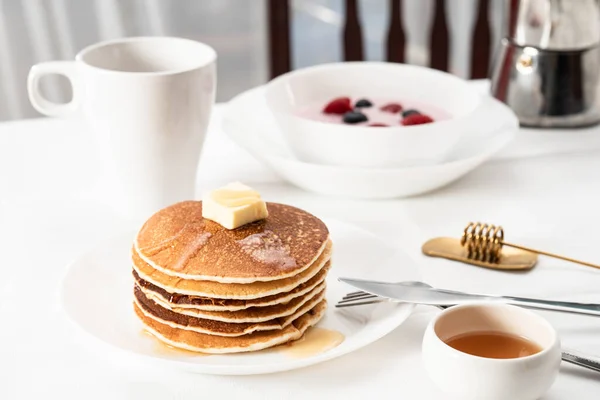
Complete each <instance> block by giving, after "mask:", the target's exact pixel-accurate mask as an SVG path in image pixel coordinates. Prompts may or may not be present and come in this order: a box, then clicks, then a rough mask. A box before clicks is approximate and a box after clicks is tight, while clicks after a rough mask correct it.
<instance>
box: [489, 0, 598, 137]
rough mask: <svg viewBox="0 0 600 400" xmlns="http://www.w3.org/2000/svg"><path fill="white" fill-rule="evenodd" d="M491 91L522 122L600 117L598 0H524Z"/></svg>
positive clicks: (556, 123) (583, 121)
mask: <svg viewBox="0 0 600 400" xmlns="http://www.w3.org/2000/svg"><path fill="white" fill-rule="evenodd" d="M491 81H492V85H491V91H492V95H493V96H494V97H496V98H497V99H499V100H501V101H503V102H504V103H506V104H507V105H508V106H509V107H511V108H512V109H513V111H514V112H515V113H516V114H517V116H518V118H519V121H520V122H521V125H524V126H534V127H546V128H549V127H563V128H564V127H581V126H586V125H592V124H596V123H598V122H600V92H599V84H600V8H599V6H598V2H597V0H521V1H520V4H519V10H518V14H517V22H516V29H515V32H514V33H513V35H512V36H511V37H506V38H504V39H503V40H502V43H501V47H500V50H499V52H498V54H497V57H496V60H495V62H494V65H493V68H492V72H491Z"/></svg>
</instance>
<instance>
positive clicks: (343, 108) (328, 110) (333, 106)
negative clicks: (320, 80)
mask: <svg viewBox="0 0 600 400" xmlns="http://www.w3.org/2000/svg"><path fill="white" fill-rule="evenodd" d="M349 111H352V106H351V105H350V98H349V97H338V98H337V99H333V100H331V101H330V102H329V103H327V105H326V106H325V108H323V112H324V113H325V114H340V115H342V114H345V113H347V112H349Z"/></svg>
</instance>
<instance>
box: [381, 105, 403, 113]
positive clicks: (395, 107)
mask: <svg viewBox="0 0 600 400" xmlns="http://www.w3.org/2000/svg"><path fill="white" fill-rule="evenodd" d="M380 110H381V111H385V112H389V113H392V114H396V113H399V112H400V111H402V106H401V105H400V104H398V103H388V104H386V105H385V106H383V107H381V108H380Z"/></svg>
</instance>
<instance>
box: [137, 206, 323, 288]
mask: <svg viewBox="0 0 600 400" xmlns="http://www.w3.org/2000/svg"><path fill="white" fill-rule="evenodd" d="M267 209H268V212H269V216H268V217H267V218H266V219H263V220H260V221H256V222H252V223H249V224H246V225H243V226H241V227H239V228H237V229H232V230H228V229H226V228H224V227H223V226H221V225H219V224H218V223H216V222H213V221H210V220H208V219H204V218H202V202H201V201H185V202H181V203H177V204H174V205H172V206H169V207H167V208H164V209H162V210H160V211H159V212H157V213H156V214H154V215H153V216H152V217H150V219H148V221H146V223H145V224H144V225H143V226H142V228H141V229H140V231H139V232H138V234H137V237H136V239H135V242H134V248H135V251H136V253H137V255H138V256H139V258H141V259H142V260H143V261H144V262H145V263H146V264H149V265H150V266H151V267H152V268H153V269H154V270H157V271H160V272H161V273H163V274H165V275H168V276H171V277H178V278H182V279H187V280H198V281H213V282H219V283H238V284H240V283H246V284H248V283H252V282H269V281H275V280H281V279H284V278H288V277H294V276H296V275H298V274H299V273H301V272H302V271H304V270H306V269H308V268H310V266H311V265H313V264H314V262H315V260H316V259H317V258H318V257H319V256H320V255H321V253H322V252H323V251H324V249H325V247H326V244H327V243H328V240H329V231H328V229H327V227H326V226H325V224H324V223H323V222H322V221H321V220H320V219H318V218H317V217H315V216H313V215H312V214H309V213H307V212H306V211H303V210H300V209H298V208H295V207H292V206H288V205H285V204H277V203H267Z"/></svg>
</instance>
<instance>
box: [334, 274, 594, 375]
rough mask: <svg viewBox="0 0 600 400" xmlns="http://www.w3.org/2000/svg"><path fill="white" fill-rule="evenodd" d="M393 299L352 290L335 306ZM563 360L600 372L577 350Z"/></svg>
mask: <svg viewBox="0 0 600 400" xmlns="http://www.w3.org/2000/svg"><path fill="white" fill-rule="evenodd" d="M406 284H410V285H414V286H423V287H431V286H430V285H428V284H426V283H423V282H406ZM389 301H391V300H388V299H384V298H381V297H379V296H376V295H374V294H370V293H367V292H362V291H358V292H351V293H348V294H346V295H345V296H344V297H343V298H342V300H340V301H339V302H338V303H337V304H336V305H335V306H336V307H337V308H344V307H354V306H362V305H367V304H376V303H385V302H389ZM435 307H437V308H439V309H440V310H445V309H446V308H448V307H452V306H435ZM562 360H563V361H565V362H568V363H570V364H574V365H578V366H580V367H583V368H587V369H590V370H592V371H596V372H600V361H596V360H593V359H591V358H589V356H585V355H583V354H581V353H579V352H577V351H575V350H570V349H565V348H563V349H562Z"/></svg>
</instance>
